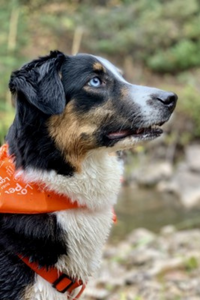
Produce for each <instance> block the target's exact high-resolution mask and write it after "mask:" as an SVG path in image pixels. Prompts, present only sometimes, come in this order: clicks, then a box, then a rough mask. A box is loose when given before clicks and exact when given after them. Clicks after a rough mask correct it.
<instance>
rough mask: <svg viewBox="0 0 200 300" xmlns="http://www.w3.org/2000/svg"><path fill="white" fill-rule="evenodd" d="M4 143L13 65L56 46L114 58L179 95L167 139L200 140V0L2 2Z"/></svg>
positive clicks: (131, 73) (0, 132)
mask: <svg viewBox="0 0 200 300" xmlns="http://www.w3.org/2000/svg"><path fill="white" fill-rule="evenodd" d="M0 25H1V33H0V72H1V84H0V118H1V122H0V142H1V143H2V141H3V138H4V136H5V132H6V131H7V127H8V125H9V124H10V122H11V120H12V110H11V106H10V95H9V92H8V89H7V86H8V81H9V76H10V73H11V71H12V70H15V69H17V68H19V67H20V66H21V65H22V64H23V63H25V62H27V61H29V60H31V59H33V58H35V57H37V56H41V55H46V54H47V53H48V52H49V51H50V50H52V49H59V50H61V51H64V52H65V53H68V54H74V53H76V52H77V51H78V52H89V53H95V54H98V55H102V56H104V57H107V58H108V59H111V60H112V62H113V63H115V64H117V65H118V66H119V67H120V68H122V69H123V70H124V73H125V76H126V78H127V79H128V80H130V81H131V82H135V83H137V84H145V85H154V86H157V87H159V88H163V89H167V90H172V91H174V92H176V93H177V94H178V95H179V104H178V107H177V110H176V118H174V120H173V122H174V123H173V133H172V132H171V135H170V138H169V137H168V140H167V142H168V143H175V144H176V145H177V147H184V145H185V144H187V143H188V142H189V141H192V140H196V139H199V138H200V118H199V111H200V101H199V90H200V76H199V75H200V2H199V1H198V0H190V1H182V0H171V1H167V0H151V1H149V0H139V1H131V0H108V1H106V0H99V1H97V0H71V1H70V0H69V1H67V0H57V1H52V0H48V1H45V0H11V1H6V0H0Z"/></svg>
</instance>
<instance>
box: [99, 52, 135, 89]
mask: <svg viewBox="0 0 200 300" xmlns="http://www.w3.org/2000/svg"><path fill="white" fill-rule="evenodd" d="M95 57H96V58H97V59H98V61H100V63H101V64H102V65H103V66H104V67H105V68H106V69H107V70H109V71H110V72H111V73H112V74H113V75H114V77H115V78H116V79H118V80H119V81H121V82H124V83H126V84H130V83H129V82H127V81H126V80H125V79H124V78H123V77H122V76H121V74H120V73H119V71H118V69H117V68H116V67H115V66H114V65H113V64H112V63H111V62H109V61H108V60H107V59H105V58H102V57H100V56H95Z"/></svg>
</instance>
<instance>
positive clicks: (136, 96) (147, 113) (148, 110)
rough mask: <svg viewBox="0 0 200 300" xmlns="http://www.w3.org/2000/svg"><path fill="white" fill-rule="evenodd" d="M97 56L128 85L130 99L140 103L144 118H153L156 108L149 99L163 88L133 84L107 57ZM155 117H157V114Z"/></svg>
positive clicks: (117, 77) (116, 76) (120, 80)
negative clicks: (149, 102) (150, 103)
mask: <svg viewBox="0 0 200 300" xmlns="http://www.w3.org/2000/svg"><path fill="white" fill-rule="evenodd" d="M95 58H97V59H98V60H99V62H100V63H101V64H102V65H103V66H104V67H105V68H106V69H107V70H109V71H110V72H111V73H112V74H113V76H114V77H115V78H116V79H117V80H119V82H121V83H124V84H125V85H126V87H127V88H128V89H129V91H130V94H129V95H130V96H129V97H130V100H131V101H133V102H134V103H135V104H138V105H140V109H141V114H142V115H143V116H144V120H145V121H146V119H149V118H150V119H151V117H152V116H151V114H152V113H153V115H154V111H155V109H154V108H152V106H150V105H149V104H148V103H147V101H148V100H150V99H152V95H156V94H159V92H161V90H159V89H156V88H151V87H147V86H142V85H134V84H131V83H129V82H128V81H126V80H125V79H124V78H123V77H122V76H121V74H120V73H119V71H118V69H117V68H116V67H115V66H114V65H113V64H112V63H111V62H109V61H108V60H107V59H105V58H102V57H99V56H95ZM152 101H154V100H152ZM154 117H157V114H156V116H154Z"/></svg>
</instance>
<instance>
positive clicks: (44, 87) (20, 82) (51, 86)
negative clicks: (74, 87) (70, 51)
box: [9, 51, 66, 115]
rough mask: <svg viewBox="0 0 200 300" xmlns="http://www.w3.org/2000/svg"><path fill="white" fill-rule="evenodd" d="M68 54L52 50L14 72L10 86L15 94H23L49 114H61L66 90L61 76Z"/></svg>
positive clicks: (18, 96) (18, 95)
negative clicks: (47, 54)
mask: <svg viewBox="0 0 200 300" xmlns="http://www.w3.org/2000/svg"><path fill="white" fill-rule="evenodd" d="M65 60H66V56H65V55H64V54H63V53H61V52H59V51H52V52H50V55H49V56H46V57H41V58H39V59H37V60H34V61H32V62H30V63H28V64H26V65H24V66H23V67H22V68H21V69H20V70H18V71H15V72H13V73H12V75H11V78H10V83H9V87H10V90H11V92H12V93H13V94H17V98H18V99H20V95H21V94H23V95H24V96H25V97H26V100H27V101H29V102H30V103H31V104H32V105H34V106H35V107H37V108H38V109H39V110H40V111H42V112H43V113H45V114H47V115H53V114H60V113H62V112H63V110H64V108H65V103H66V100H65V92H64V88H63V85H62V82H61V78H60V76H59V72H60V69H61V66H62V64H63V63H64V61H65Z"/></svg>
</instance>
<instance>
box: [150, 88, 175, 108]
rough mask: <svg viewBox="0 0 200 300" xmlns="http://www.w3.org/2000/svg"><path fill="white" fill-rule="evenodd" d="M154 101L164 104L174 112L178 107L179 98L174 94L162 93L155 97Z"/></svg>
mask: <svg viewBox="0 0 200 300" xmlns="http://www.w3.org/2000/svg"><path fill="white" fill-rule="evenodd" d="M154 99H155V100H158V101H160V102H162V103H163V104H164V105H166V106H167V107H168V108H169V109H171V110H173V109H174V108H175V106H176V102H177V100H178V96H177V95H176V94H175V93H172V92H160V93H158V94H157V95H155V96H154Z"/></svg>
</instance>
